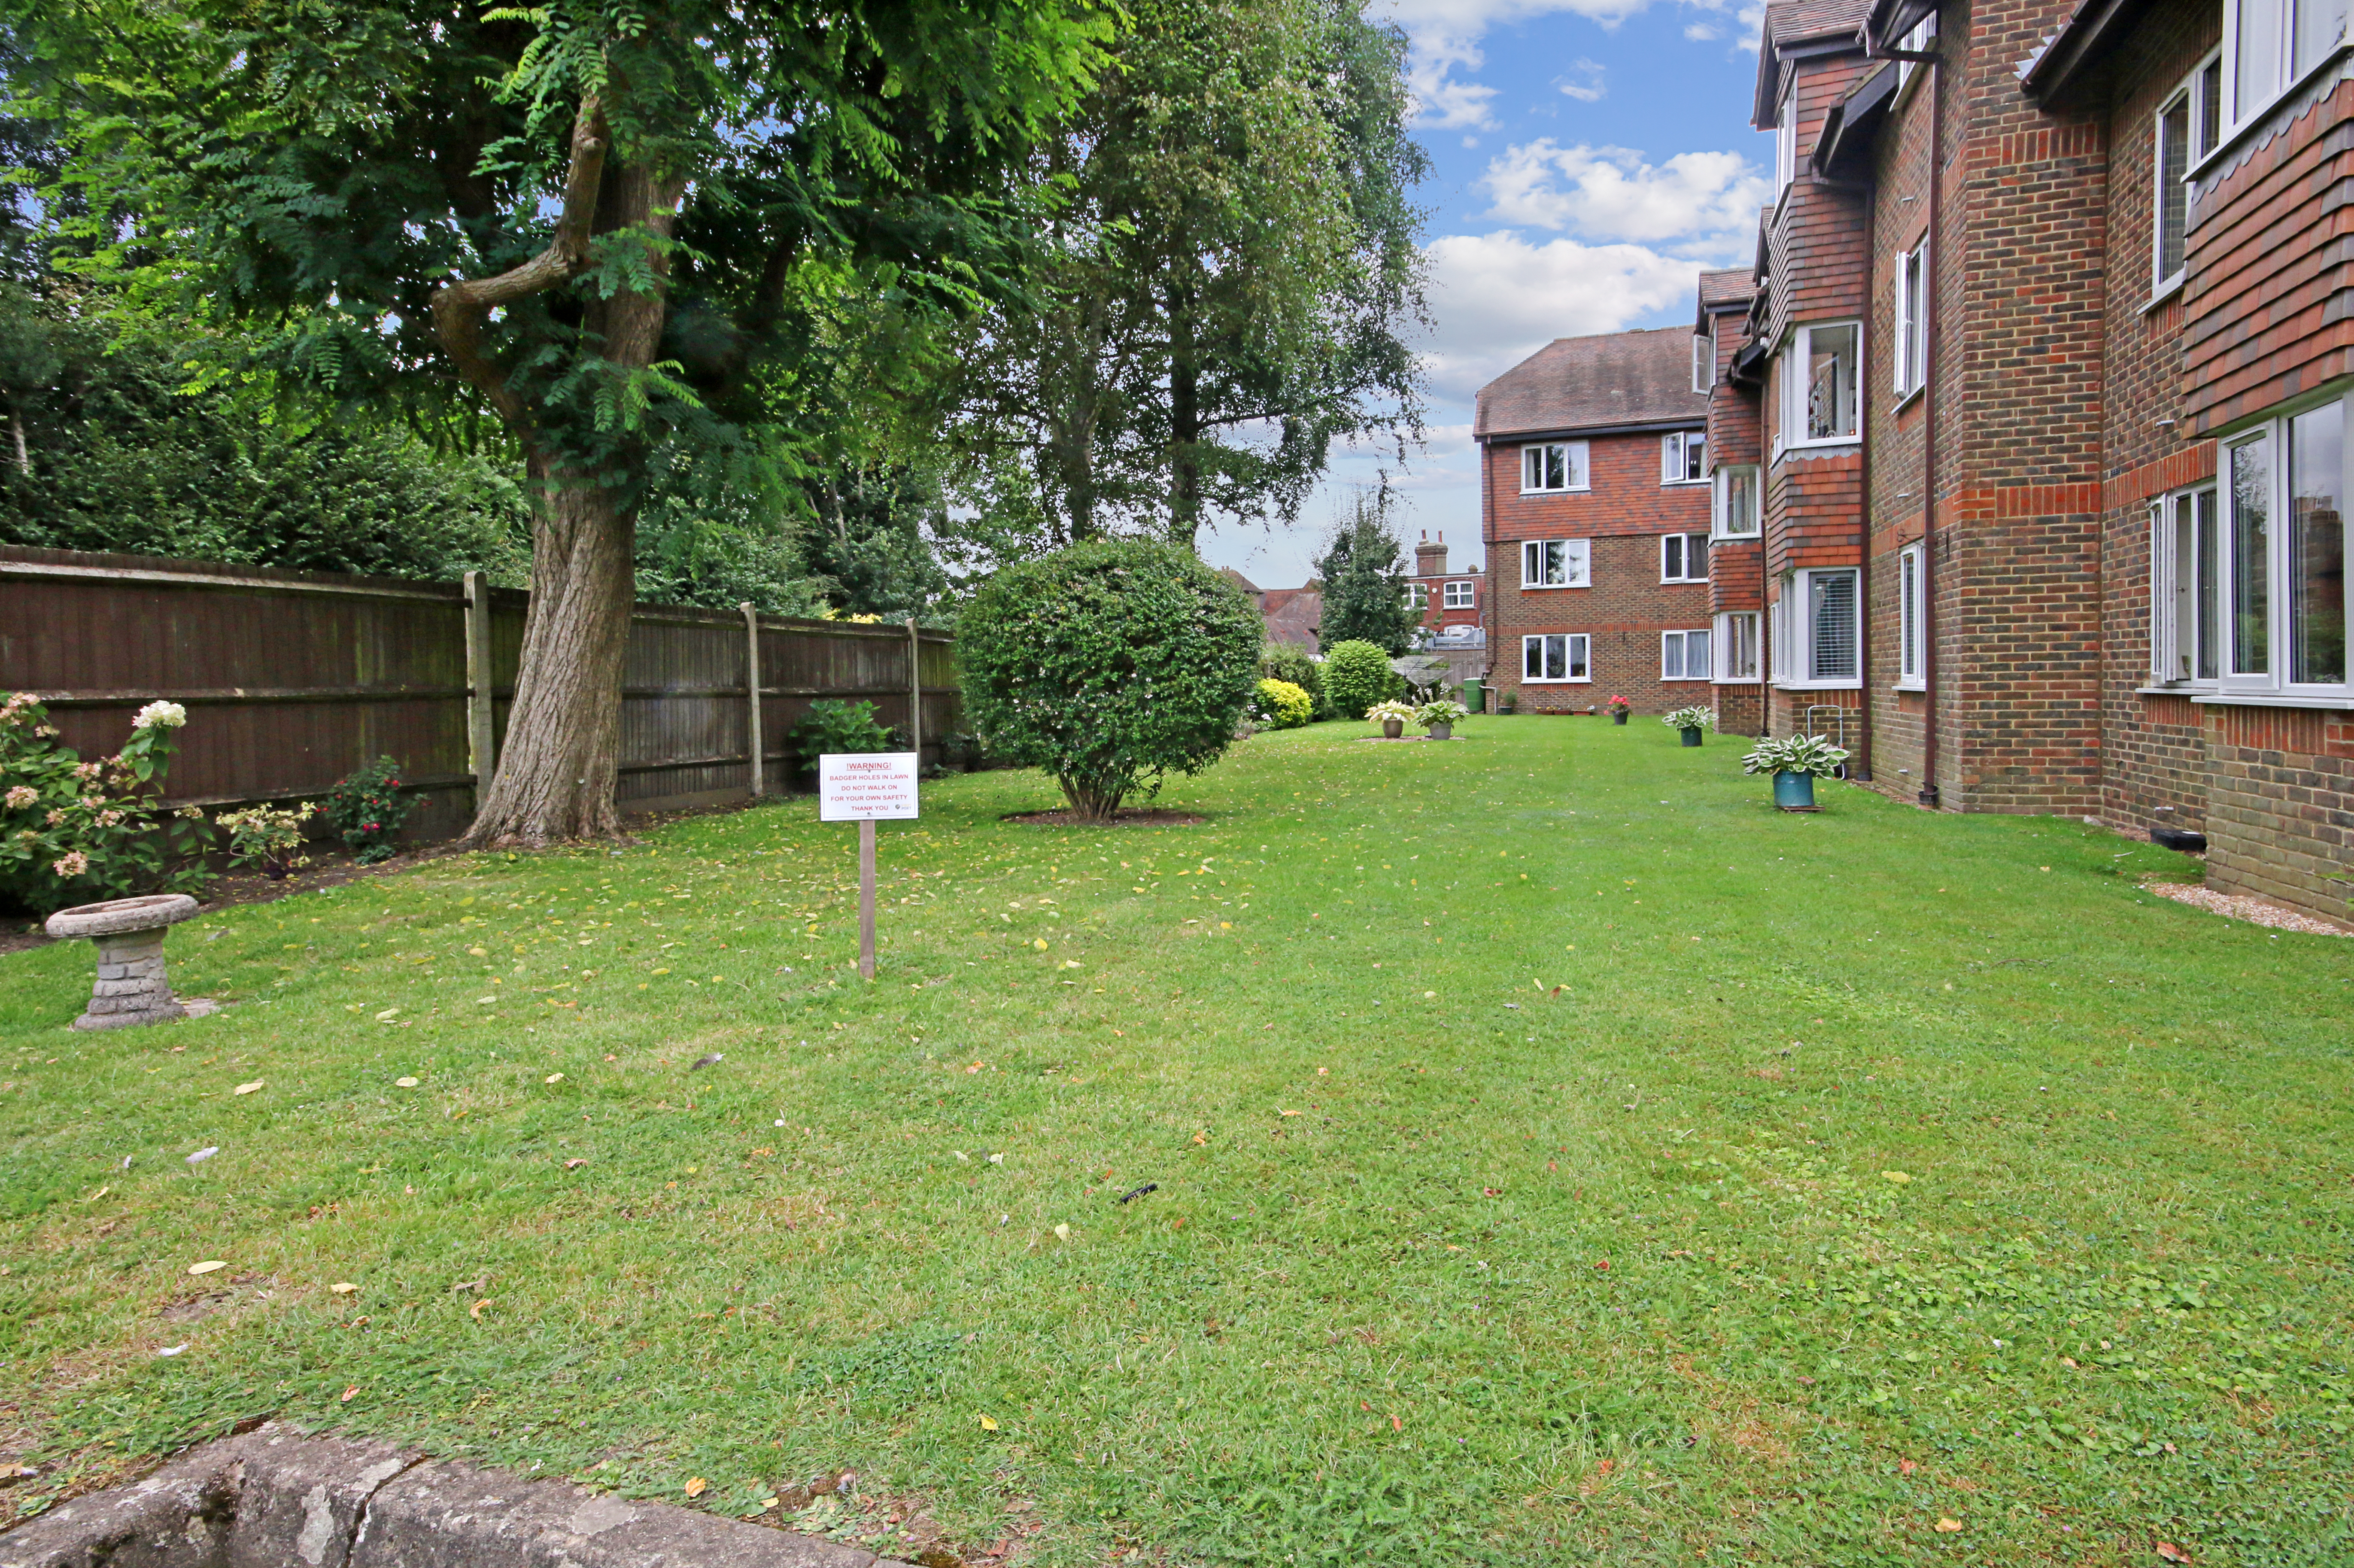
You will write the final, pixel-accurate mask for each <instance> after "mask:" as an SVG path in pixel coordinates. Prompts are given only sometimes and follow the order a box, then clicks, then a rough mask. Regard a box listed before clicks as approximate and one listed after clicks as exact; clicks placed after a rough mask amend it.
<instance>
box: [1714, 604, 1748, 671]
mask: <svg viewBox="0 0 2354 1568" xmlns="http://www.w3.org/2000/svg"><path fill="white" fill-rule="evenodd" d="M1715 648H1716V683H1717V684H1718V685H1720V686H1739V685H1754V684H1755V683H1756V681H1757V612H1756V611H1755V610H1754V609H1735V610H1728V611H1726V612H1725V613H1724V614H1723V615H1720V616H1718V617H1717V618H1716V639H1715Z"/></svg>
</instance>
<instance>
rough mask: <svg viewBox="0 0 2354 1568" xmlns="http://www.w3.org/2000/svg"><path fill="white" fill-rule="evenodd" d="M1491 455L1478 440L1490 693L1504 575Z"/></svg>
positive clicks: (1499, 707)
mask: <svg viewBox="0 0 2354 1568" xmlns="http://www.w3.org/2000/svg"><path fill="white" fill-rule="evenodd" d="M1494 455H1495V454H1494V453H1492V452H1491V451H1490V450H1489V449H1488V442H1487V441H1486V440H1481V441H1480V442H1479V547H1480V548H1481V549H1482V550H1485V551H1486V552H1487V553H1488V602H1487V603H1485V604H1483V605H1481V606H1480V607H1479V621H1480V624H1481V625H1482V626H1485V627H1486V628H1487V629H1488V662H1487V663H1486V665H1485V666H1483V673H1484V678H1483V681H1482V687H1483V689H1484V690H1486V691H1489V692H1494V691H1495V689H1496V639H1497V638H1498V637H1499V636H1500V634H1501V633H1500V626H1499V624H1498V620H1499V617H1498V614H1497V609H1496V601H1497V599H1498V597H1499V595H1498V593H1497V584H1498V583H1500V581H1502V578H1503V574H1502V573H1500V572H1499V571H1497V570H1496V538H1495V524H1496V476H1495V474H1494V472H1493V471H1492V470H1493V467H1494V463H1493V458H1494ZM1495 704H1496V705H1495V706H1493V707H1490V708H1489V709H1488V711H1489V712H1490V713H1500V712H1502V711H1503V698H1502V697H1501V696H1500V695H1499V696H1498V697H1496V698H1495Z"/></svg>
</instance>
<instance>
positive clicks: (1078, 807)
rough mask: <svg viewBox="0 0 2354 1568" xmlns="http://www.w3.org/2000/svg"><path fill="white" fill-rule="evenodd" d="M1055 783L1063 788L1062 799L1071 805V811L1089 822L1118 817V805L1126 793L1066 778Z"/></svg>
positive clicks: (1125, 791)
mask: <svg viewBox="0 0 2354 1568" xmlns="http://www.w3.org/2000/svg"><path fill="white" fill-rule="evenodd" d="M1055 783H1057V784H1060V785H1061V786H1062V787H1063V799H1064V800H1068V801H1069V802H1070V803H1071V810H1074V811H1076V812H1077V813H1078V814H1079V815H1080V816H1081V817H1082V818H1084V819H1086V820H1087V821H1090V822H1108V821H1111V820H1112V819H1113V818H1114V817H1116V816H1118V815H1119V803H1120V801H1121V800H1123V799H1125V798H1126V796H1127V793H1128V791H1127V790H1125V789H1104V788H1101V787H1098V786H1096V785H1090V784H1083V783H1081V782H1080V781H1079V780H1077V779H1073V778H1070V777H1068V776H1066V777H1064V778H1061V779H1055Z"/></svg>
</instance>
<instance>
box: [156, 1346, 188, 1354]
mask: <svg viewBox="0 0 2354 1568" xmlns="http://www.w3.org/2000/svg"><path fill="white" fill-rule="evenodd" d="M187 1348H188V1347H187V1346H186V1345H165V1346H164V1348H163V1349H162V1350H160V1351H156V1352H155V1353H156V1354H157V1355H159V1356H176V1355H178V1354H179V1353H180V1352H181V1351H185V1350H186V1349H187Z"/></svg>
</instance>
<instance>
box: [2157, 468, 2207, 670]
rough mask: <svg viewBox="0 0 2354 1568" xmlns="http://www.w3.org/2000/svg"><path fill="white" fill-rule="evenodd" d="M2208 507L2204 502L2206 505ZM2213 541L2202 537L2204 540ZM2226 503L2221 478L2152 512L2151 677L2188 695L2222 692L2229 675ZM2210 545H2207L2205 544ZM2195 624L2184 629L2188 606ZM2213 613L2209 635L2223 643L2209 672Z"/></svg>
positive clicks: (2165, 499) (2162, 500)
mask: <svg viewBox="0 0 2354 1568" xmlns="http://www.w3.org/2000/svg"><path fill="white" fill-rule="evenodd" d="M2201 503H2204V504H2203V505H2202V504H2201ZM2202 534H2203V535H2205V538H2204V539H2202V538H2201V535H2202ZM2222 534H2223V514H2222V498H2221V494H2220V493H2219V492H2218V490H2217V487H2216V483H2215V482H2214V481H2213V480H2208V481H2206V482H2203V483H2200V484H2194V485H2190V486H2188V487H2186V488H2184V489H2181V490H2177V491H2171V492H2169V493H2167V494H2165V495H2162V496H2160V497H2159V498H2158V500H2157V501H2155V502H2153V503H2151V504H2150V509H2149V678H2150V683H2151V684H2153V685H2158V686H2170V687H2175V688H2179V689H2180V690H2183V691H2208V692H2211V691H2213V690H2214V689H2215V681H2216V675H2218V674H2221V671H2222V667H2223V666H2222V658H2223V656H2222V649H2221V638H2222V630H2223V612H2222V599H2221V591H2222V585H2221V580H2220V575H2221V564H2222V557H2223V538H2222ZM2202 546H2204V547H2202ZM2185 599H2188V601H2189V609H2190V616H2189V620H2190V624H2189V625H2187V626H2186V625H2185V624H2183V621H2184V616H2183V601H2184V600H2185ZM2202 608H2209V609H2211V611H2212V613H2211V616H2210V617H2209V618H2208V627H2207V630H2208V635H2209V637H2210V639H2211V641H2213V642H2214V643H2215V644H2216V646H2214V647H2212V648H2210V649H2209V650H2208V651H2207V652H2209V653H2210V654H2211V661H2210V662H2209V664H2208V666H2207V667H2206V668H2211V670H2212V671H2213V672H2214V673H2206V669H2205V668H2202V666H2201V662H2200V656H2199V655H2200V647H2199V638H2200V610H2201V609H2202Z"/></svg>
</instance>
